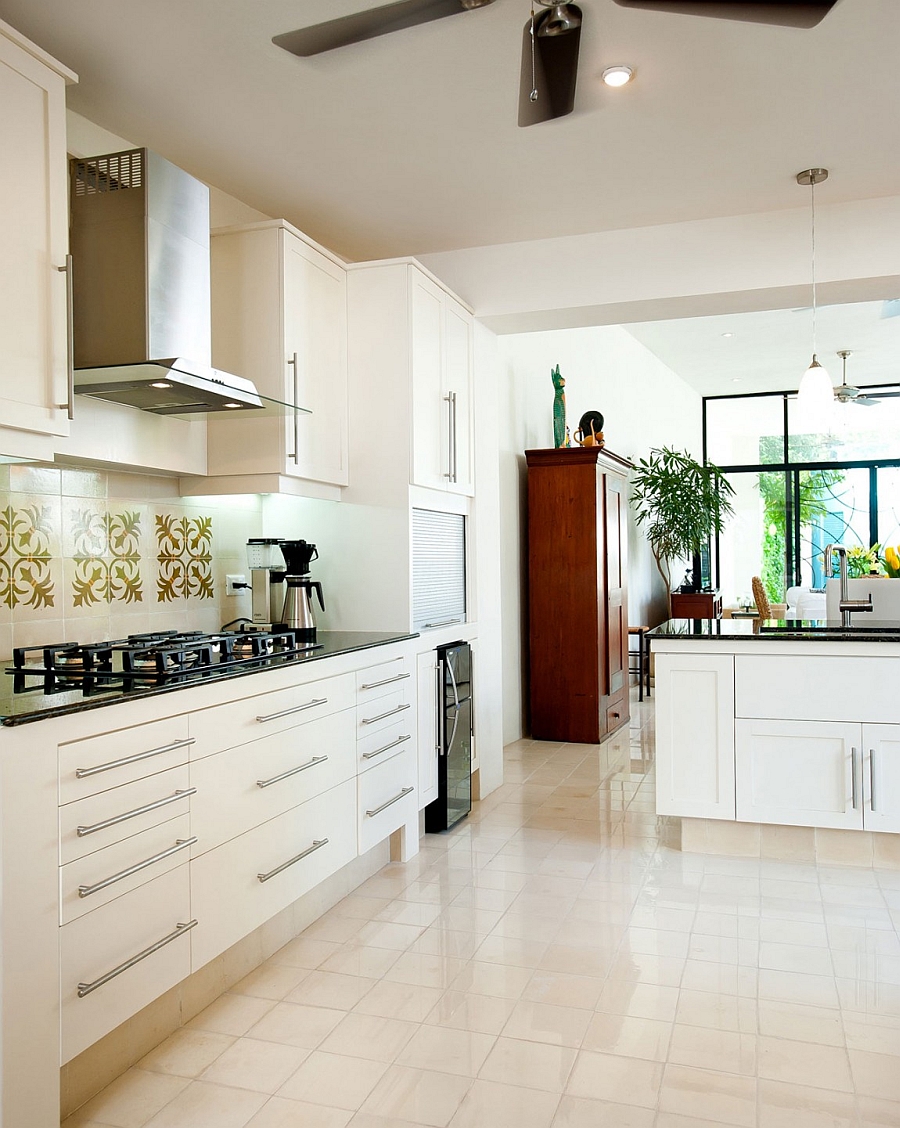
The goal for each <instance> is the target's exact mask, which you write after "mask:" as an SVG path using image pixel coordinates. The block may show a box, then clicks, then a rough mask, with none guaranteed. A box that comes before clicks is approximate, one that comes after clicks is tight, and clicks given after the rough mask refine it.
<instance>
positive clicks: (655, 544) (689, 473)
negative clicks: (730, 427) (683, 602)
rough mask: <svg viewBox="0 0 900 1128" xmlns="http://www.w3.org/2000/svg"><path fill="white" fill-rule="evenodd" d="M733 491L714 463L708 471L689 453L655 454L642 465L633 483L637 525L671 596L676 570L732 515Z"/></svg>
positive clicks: (667, 450) (662, 450)
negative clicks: (641, 529)
mask: <svg viewBox="0 0 900 1128" xmlns="http://www.w3.org/2000/svg"><path fill="white" fill-rule="evenodd" d="M733 496H734V489H733V488H732V486H731V484H730V483H729V482H728V480H727V479H726V478H725V476H724V475H723V474H722V471H721V470H720V469H719V468H718V467H717V466H714V465H713V464H712V463H711V462H709V463H707V464H706V465H705V466H704V465H702V464H701V463H699V462H698V461H697V460H696V459H695V458H693V457H692V456H691V455H690V454H688V452H687V451H678V450H672V449H671V448H669V447H662V448H654V449H653V450H651V451H650V456H649V458H641V459H638V462H637V465H636V467H635V470H634V473H633V475H632V483H631V500H632V504H633V505H634V513H635V518H636V520H637V523H638V524H639V525H644V526H645V527H646V529H647V539H648V540H649V541H650V548H651V550H652V552H653V557H654V559H655V560H656V566H657V568H658V569H659V574H660V575H661V576H662V578H663V580H664V581H665V584H666V592H667V593H668V594H671V591H672V567H671V566H672V564H673V563H676V562H678V561H683V560H688V559H690V558H691V557H692V556H693V555H694V554H695V553H698V552H699V551H700V550H701V548H702V547H703V545H705V544H708V542H709V539H710V537H712V536H714V535H716V534H717V533H720V532H721V531H722V529H723V527H724V525H725V521H726V520H727V519H728V518H729V517H730V516H731V515H732V514H733V513H734V507H733V506H732V503H731V498H732V497H733Z"/></svg>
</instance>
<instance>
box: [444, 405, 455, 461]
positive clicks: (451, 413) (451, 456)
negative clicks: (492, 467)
mask: <svg viewBox="0 0 900 1128" xmlns="http://www.w3.org/2000/svg"><path fill="white" fill-rule="evenodd" d="M444 401H445V403H447V404H449V410H448V412H447V419H448V428H449V434H448V436H447V438H448V443H449V452H448V463H449V470H448V472H447V473H446V474H445V475H444V477H445V478H447V479H449V480H450V481H451V482H455V481H456V392H448V393H447V395H446V396H444Z"/></svg>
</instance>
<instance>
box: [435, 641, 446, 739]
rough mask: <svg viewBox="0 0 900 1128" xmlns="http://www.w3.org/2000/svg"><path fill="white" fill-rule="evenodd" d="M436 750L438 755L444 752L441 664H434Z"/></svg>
mask: <svg viewBox="0 0 900 1128" xmlns="http://www.w3.org/2000/svg"><path fill="white" fill-rule="evenodd" d="M434 750H435V752H436V753H437V755H438V756H442V755H443V752H444V681H443V678H442V677H441V664H440V662H435V664H434Z"/></svg>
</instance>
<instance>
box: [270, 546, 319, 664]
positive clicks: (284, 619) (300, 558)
mask: <svg viewBox="0 0 900 1128" xmlns="http://www.w3.org/2000/svg"><path fill="white" fill-rule="evenodd" d="M279 547H280V548H281V552H282V555H283V556H284V563H285V577H284V578H285V582H286V584H287V590H286V591H285V593H284V609H283V611H282V614H281V620H280V621H281V623H282V624H283V625H284V626H285V627H287V628H288V629H289V630H292V631H293V632H294V634H295V636H296V638H297V640H298V641H300V642H307V641H312V640H313V639H315V637H316V620H315V616H314V615H313V607H312V596H313V591H315V593H316V595H317V596H318V599H319V606H320V607H321V608H322V610H323V611H324V610H325V600H324V599H323V598H322V585H321V584H320V583H319V582H318V580H311V579H310V578H309V566H310V563H311V562H312V561H313V560H315V559H316V558H317V557H318V555H319V553H318V550H317V549H316V546H315V545H314V544H309V543H308V542H307V541H305V540H296V541H289V540H285V541H281V542H280V544H279Z"/></svg>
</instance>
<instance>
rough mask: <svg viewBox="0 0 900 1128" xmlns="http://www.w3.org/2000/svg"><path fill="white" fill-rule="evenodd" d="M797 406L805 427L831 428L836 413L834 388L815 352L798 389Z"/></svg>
mask: <svg viewBox="0 0 900 1128" xmlns="http://www.w3.org/2000/svg"><path fill="white" fill-rule="evenodd" d="M797 407H798V408H799V411H800V419H801V420H802V422H803V425H804V427H806V428H808V429H809V430H810V431H827V430H828V429H829V425H830V424H831V422H832V416H833V415H834V388H833V387H832V385H831V377H830V376H829V375H828V373H827V372H826V371H825V369H824V368H823V367H822V365H821V364H819V361H818V360H817V359H816V356H815V354H813V358H812V361H811V363H810V366H809V368H807V370H806V371H805V372H804V373H803V378H802V379H801V381H800V387H799V388H798V389H797Z"/></svg>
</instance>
